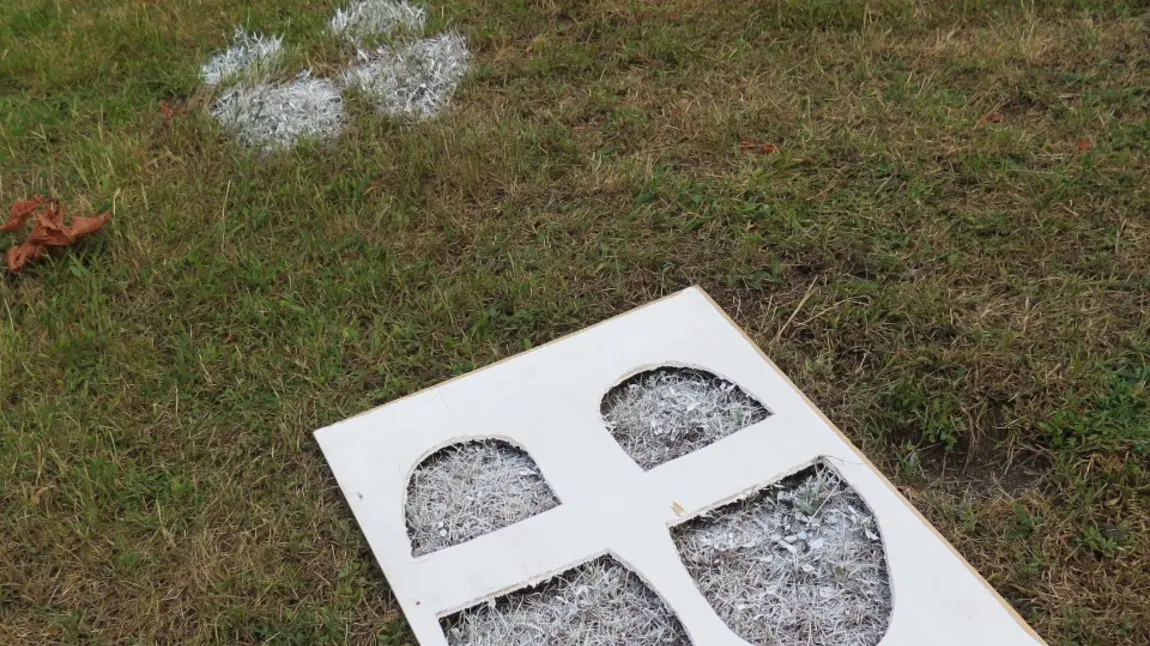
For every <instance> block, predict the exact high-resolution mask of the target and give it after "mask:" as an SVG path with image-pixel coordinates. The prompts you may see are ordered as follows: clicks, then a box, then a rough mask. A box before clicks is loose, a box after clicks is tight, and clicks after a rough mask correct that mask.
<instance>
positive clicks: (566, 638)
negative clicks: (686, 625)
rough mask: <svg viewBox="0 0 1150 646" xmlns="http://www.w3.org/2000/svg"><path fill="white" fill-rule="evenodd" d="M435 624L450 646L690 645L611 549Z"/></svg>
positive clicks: (663, 606)
mask: <svg viewBox="0 0 1150 646" xmlns="http://www.w3.org/2000/svg"><path fill="white" fill-rule="evenodd" d="M440 625H441V627H442V628H443V632H444V634H445V635H446V636H447V643H448V644H449V646H536V645H538V644H547V646H620V645H622V644H626V645H627V646H691V641H690V639H689V638H688V637H687V632H686V631H685V630H684V629H683V625H682V624H681V623H680V622H679V619H678V618H677V617H676V616H675V614H674V613H673V612H672V611H671V609H670V608H669V607H667V604H666V603H665V602H664V601H663V600H662V599H661V598H660V597H659V595H657V594H655V592H653V591H652V590H651V589H650V588H649V587H648V586H647V584H645V583H644V582H643V580H642V579H641V578H639V576H638V575H637V574H635V573H634V572H632V571H631V570H630V569H628V568H627V567H626V566H624V565H623V564H621V563H620V562H619V561H618V560H616V559H615V558H614V557H612V556H610V555H607V556H601V557H599V558H597V559H595V560H592V561H588V562H587V563H584V564H582V565H579V566H576V567H574V568H571V569H570V570H567V571H565V572H563V573H562V574H559V575H557V576H554V577H552V578H551V579H548V580H547V581H544V582H543V583H540V584H539V585H537V586H534V587H531V588H525V589H522V590H517V591H515V592H511V593H508V594H506V595H503V596H501V597H498V598H496V599H493V600H491V601H489V602H486V603H481V604H478V605H475V606H472V607H470V608H467V609H466V610H462V611H460V612H457V613H455V614H453V615H451V616H449V617H445V618H443V619H441V620H440Z"/></svg>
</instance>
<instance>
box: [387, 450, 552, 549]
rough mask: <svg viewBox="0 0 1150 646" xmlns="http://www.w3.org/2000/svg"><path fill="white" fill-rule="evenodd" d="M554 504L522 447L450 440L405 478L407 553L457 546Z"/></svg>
mask: <svg viewBox="0 0 1150 646" xmlns="http://www.w3.org/2000/svg"><path fill="white" fill-rule="evenodd" d="M558 504H559V500H558V499H557V498H556V497H555V494H554V492H552V491H551V487H550V486H549V485H548V484H547V482H546V481H545V480H544V479H543V474H542V473H541V472H540V471H539V467H538V465H536V464H535V461H534V460H532V459H531V456H529V455H527V453H526V452H524V451H523V450H521V449H519V448H516V447H515V446H512V445H511V444H509V443H507V442H503V441H500V440H483V441H472V442H464V443H461V444H453V445H451V446H449V447H447V448H444V449H441V450H439V451H437V452H435V453H433V454H432V455H431V456H430V457H428V458H427V459H426V460H424V461H423V462H422V463H421V464H420V465H419V466H418V467H416V469H415V472H414V473H413V474H412V476H411V482H410V483H408V487H407V503H406V509H405V513H406V515H407V530H408V534H409V535H410V537H411V553H412V554H413V555H414V556H421V555H423V554H429V553H431V552H434V551H436V550H440V549H443V548H445V547H450V546H452V545H458V544H460V543H464V542H467V541H469V540H471V539H473V538H477V537H479V536H483V535H484V534H490V533H491V532H493V531H495V530H497V529H501V528H503V527H507V526H508V525H513V524H515V523H517V522H519V521H521V520H525V519H527V518H530V517H532V516H535V515H536V514H541V513H543V512H545V511H547V510H548V509H551V508H553V507H555V506H557V505H558Z"/></svg>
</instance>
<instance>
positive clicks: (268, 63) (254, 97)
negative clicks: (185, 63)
mask: <svg viewBox="0 0 1150 646" xmlns="http://www.w3.org/2000/svg"><path fill="white" fill-rule="evenodd" d="M425 22H426V12H425V10H424V9H423V7H420V6H416V5H412V4H408V3H407V2H402V1H396V0H358V1H357V2H353V3H352V4H350V5H349V6H348V7H347V8H346V9H339V10H337V11H336V13H335V15H334V16H333V17H332V19H331V21H330V23H329V25H330V28H331V30H332V32H333V33H335V34H337V35H339V36H341V37H343V38H344V39H345V40H346V41H347V42H348V43H350V44H351V45H352V46H354V47H355V64H354V65H351V66H349V67H348V68H347V69H345V70H343V72H342V73H341V74H340V75H338V76H337V77H336V78H334V79H326V78H322V77H319V78H317V77H313V76H312V74H311V70H303V71H301V72H300V73H299V74H298V75H297V77H296V79H295V80H294V81H292V82H290V83H272V82H271V81H270V80H269V79H270V77H271V74H272V71H273V70H274V69H275V67H276V65H277V64H278V63H279V60H280V58H281V56H282V50H283V37H282V36H264V35H262V34H258V33H248V32H246V31H244V30H243V29H237V30H236V35H235V39H234V41H233V43H232V45H231V47H229V48H228V49H226V50H224V51H222V52H217V53H216V54H214V55H213V56H212V57H211V58H210V59H209V60H208V61H207V62H206V63H204V65H203V66H202V67H201V68H200V78H201V80H202V81H203V83H204V85H205V86H207V87H211V88H218V87H220V86H225V85H227V87H226V89H224V90H223V92H222V94H221V95H220V98H219V99H218V100H217V101H216V102H215V104H214V105H213V106H212V108H211V114H212V116H213V117H215V118H216V120H217V121H219V122H220V124H221V125H223V127H224V129H225V130H227V131H228V132H230V133H232V134H233V135H234V136H235V137H236V138H237V139H238V140H239V141H240V142H242V143H243V144H244V145H247V146H250V147H252V148H259V149H262V150H264V151H268V152H270V151H274V150H281V149H285V148H290V147H292V146H294V145H296V144H297V143H298V142H299V141H301V140H302V139H313V140H330V139H335V138H336V137H338V136H339V134H340V132H342V131H343V128H344V126H346V125H347V112H346V108H345V105H344V99H343V91H345V90H347V89H349V88H352V89H355V90H357V91H359V92H361V93H363V95H364V96H366V97H368V98H369V99H371V100H372V101H373V102H374V103H375V105H376V107H377V109H378V111H379V112H380V114H384V115H389V116H395V117H405V118H412V119H427V118H431V117H434V116H435V115H436V114H438V112H439V111H440V110H441V109H443V108H444V107H445V106H447V104H448V103H449V102H450V100H451V96H452V94H454V92H455V88H456V87H457V86H458V85H459V82H460V81H461V80H462V79H463V75H464V74H465V73H466V71H467V67H468V62H469V60H470V57H471V55H470V52H469V51H468V49H467V41H466V39H464V38H463V36H461V35H459V34H457V33H455V32H446V33H442V34H439V35H436V36H432V37H430V38H419V39H416V40H413V41H409V42H405V43H403V44H400V45H396V46H393V47H386V46H381V47H377V48H375V49H368V48H367V47H366V43H367V42H368V41H369V40H370V39H372V38H375V37H379V36H385V35H388V34H394V33H411V34H418V33H419V32H420V31H422V29H423V27H424V24H425Z"/></svg>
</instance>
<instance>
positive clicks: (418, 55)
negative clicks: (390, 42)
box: [343, 32, 471, 119]
mask: <svg viewBox="0 0 1150 646" xmlns="http://www.w3.org/2000/svg"><path fill="white" fill-rule="evenodd" d="M357 57H358V58H359V60H360V64H359V65H356V66H355V67H352V68H350V69H348V70H347V71H345V72H344V75H343V83H344V85H345V86H347V87H352V88H356V89H358V90H359V91H361V92H363V93H364V95H366V96H367V97H369V98H370V99H371V100H373V101H374V102H375V104H376V106H377V107H378V108H379V111H380V112H381V113H383V114H387V115H392V116H402V117H411V118H416V119H425V118H429V117H433V116H435V115H436V113H438V112H439V110H440V109H442V108H443V107H444V106H446V105H447V104H448V103H449V102H450V100H451V96H452V94H453V93H454V92H455V88H456V86H458V85H459V81H460V80H461V79H462V78H463V75H464V73H465V72H466V71H467V67H468V63H469V60H470V58H471V54H470V52H469V51H468V49H467V40H466V39H464V38H463V36H461V35H459V34H457V33H455V32H447V33H443V34H439V35H438V36H433V37H431V38H423V39H420V40H417V41H415V42H412V43H409V44H406V45H402V46H398V47H380V48H379V49H377V50H375V51H365V50H360V51H359V52H358V53H357Z"/></svg>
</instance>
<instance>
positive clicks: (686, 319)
mask: <svg viewBox="0 0 1150 646" xmlns="http://www.w3.org/2000/svg"><path fill="white" fill-rule="evenodd" d="M661 366H683V367H692V368H698V369H701V370H706V371H708V372H711V373H714V374H715V375H718V376H719V377H722V378H724V379H726V380H728V381H731V382H733V383H735V384H737V385H738V386H739V387H741V388H742V389H743V390H744V391H746V392H747V393H749V394H751V395H752V396H754V397H755V398H756V399H758V400H759V401H760V402H762V403H763V405H765V406H766V407H767V409H768V410H769V411H770V412H771V415H770V416H768V417H767V418H766V419H765V420H763V421H761V422H758V423H756V424H753V425H751V426H748V427H746V428H744V429H742V430H740V431H738V432H736V433H734V434H733V435H730V436H728V437H725V438H723V439H720V440H718V441H717V442H715V443H713V444H711V445H710V446H707V447H705V448H703V449H700V450H698V451H695V452H694V453H691V454H688V455H686V456H683V457H681V458H679V459H676V460H673V461H670V462H667V463H665V464H662V465H660V466H657V467H655V468H653V469H651V470H649V471H644V470H643V469H642V468H640V467H639V466H638V465H637V464H635V462H633V461H632V460H631V458H630V457H629V456H628V455H627V454H626V453H625V452H624V451H623V449H622V448H620V447H619V445H618V444H617V443H616V442H615V439H614V438H613V437H612V436H611V434H610V433H609V432H608V431H607V429H606V428H605V426H604V423H603V420H602V418H601V415H600V404H601V402H602V400H603V396H604V395H605V394H606V393H607V392H608V390H610V389H611V388H612V387H613V386H615V385H616V384H618V383H620V382H621V381H623V380H624V379H626V378H628V377H630V376H632V375H635V374H637V373H639V372H642V371H645V370H650V369H653V368H658V367H661ZM316 437H317V439H318V441H319V444H320V446H321V448H322V450H323V453H324V456H325V457H326V458H327V460H328V462H329V464H330V465H331V468H332V471H333V472H334V473H335V477H336V480H337V481H338V482H339V486H340V488H341V490H342V491H343V494H344V496H345V497H346V498H347V500H348V503H349V505H350V506H351V509H352V511H353V513H354V514H355V517H356V520H357V521H358V522H359V525H360V527H361V528H362V530H363V532H364V534H365V536H366V537H367V540H368V543H369V544H370V546H371V549H372V552H373V553H374V554H375V557H376V559H377V560H378V561H379V564H380V566H381V567H382V569H383V571H384V574H385V575H386V576H387V580H388V583H389V585H390V587H391V590H392V591H393V593H394V594H395V596H396V598H397V599H398V600H399V603H400V605H401V607H402V608H403V612H404V614H405V615H406V617H407V621H408V623H409V624H410V626H411V628H412V629H413V630H414V632H415V636H416V638H417V639H418V640H419V642H420V644H422V646H445V645H446V644H447V641H446V638H445V636H444V634H443V631H442V629H441V628H440V624H439V620H440V618H442V617H446V616H448V615H451V614H453V613H455V612H457V611H459V610H462V609H464V608H468V607H470V606H473V605H475V604H477V603H480V602H483V601H486V600H488V599H491V598H493V597H496V596H499V595H502V594H505V593H508V592H511V591H514V590H516V589H519V588H522V587H525V586H527V585H531V584H535V583H538V582H540V581H542V580H545V579H547V578H549V577H551V576H553V575H555V574H558V573H561V572H563V571H565V570H567V569H570V568H571V567H573V566H576V565H579V564H581V563H584V562H586V561H589V560H591V559H592V558H594V557H596V556H600V555H602V554H606V553H609V554H611V555H612V556H614V557H615V558H616V559H617V560H619V561H620V562H621V563H623V564H624V565H626V566H627V567H629V568H630V569H631V570H632V571H634V572H635V573H636V574H638V575H639V576H640V577H641V578H642V579H643V580H644V581H645V582H646V583H647V584H648V586H650V587H651V589H653V590H654V591H655V592H656V593H657V594H658V595H659V596H660V597H662V599H663V600H664V601H665V602H666V603H667V604H668V605H669V606H670V608H671V610H672V611H673V612H674V613H675V615H676V616H677V617H678V619H679V621H680V622H681V623H682V624H683V626H684V628H685V629H686V631H687V633H688V635H689V636H690V638H691V641H692V642H693V643H694V644H696V645H700V646H701V645H708V646H710V645H716V646H736V645H739V646H745V645H746V644H747V642H745V641H743V640H742V639H740V638H739V637H737V636H736V635H735V634H734V633H732V632H731V631H730V630H729V629H728V628H727V626H726V625H725V624H724V623H723V621H722V620H721V619H720V618H719V617H718V616H717V615H716V614H715V612H714V611H713V610H712V609H711V606H710V605H709V604H708V603H707V601H706V599H704V597H703V596H702V594H701V593H700V592H699V591H698V589H697V587H696V586H695V583H694V580H693V579H692V578H691V577H690V575H689V574H688V573H687V571H686V569H685V568H684V567H683V565H682V563H681V562H680V560H679V556H678V553H677V551H676V548H675V545H674V543H673V542H672V540H671V538H670V532H669V528H670V527H672V526H674V525H676V524H678V523H680V522H683V521H685V520H687V519H689V518H692V517H695V516H697V515H699V514H700V513H703V512H705V511H708V510H710V509H713V508H715V507H717V506H720V505H722V504H724V503H727V502H730V501H732V500H736V499H739V498H741V497H745V496H746V495H748V494H750V493H752V492H754V491H756V490H759V489H761V488H762V487H764V486H765V485H767V484H769V483H772V482H775V481H777V480H780V479H782V478H784V477H786V476H787V475H790V474H793V473H795V472H797V471H799V470H801V469H803V468H805V467H807V466H809V465H811V464H812V463H814V462H816V461H819V460H822V461H823V463H825V464H827V465H829V466H830V467H831V468H832V469H833V470H834V471H835V472H836V473H837V474H838V475H839V476H840V477H841V478H842V479H843V480H844V481H845V482H846V483H847V484H849V485H850V486H851V487H852V488H853V489H854V490H855V491H856V492H857V493H858V495H859V496H860V497H861V498H862V499H863V500H864V501H866V503H867V504H868V505H869V507H870V509H871V511H872V512H873V514H874V516H875V519H876V521H877V523H878V526H879V529H880V530H881V536H882V541H883V545H884V547H885V551H886V559H887V566H888V573H889V577H890V585H891V593H892V604H893V610H892V614H891V618H890V625H889V629H888V630H887V633H886V636H885V637H884V638H883V640H882V641H881V642H880V643H881V645H882V646H922V645H924V644H934V645H939V646H968V645H970V644H979V645H980V646H1034V645H1038V644H1044V642H1043V641H1042V640H1041V638H1039V637H1038V636H1037V635H1036V634H1035V633H1034V632H1033V630H1031V629H1030V627H1029V626H1027V625H1026V624H1025V623H1024V622H1023V621H1022V620H1021V618H1019V617H1018V615H1017V614H1016V613H1015V612H1014V611H1013V610H1012V609H1011V608H1010V606H1008V605H1007V604H1006V603H1005V602H1004V601H1003V600H1002V599H1001V597H999V596H998V595H997V593H995V592H994V590H993V589H992V588H991V587H990V586H989V585H988V584H987V583H986V582H985V581H984V580H983V579H982V578H981V577H980V576H979V575H978V574H977V573H976V572H975V571H974V570H973V569H972V568H971V567H970V566H969V565H968V564H967V563H966V562H965V561H964V560H963V559H962V557H961V556H959V555H958V553H957V552H956V551H955V550H954V549H953V548H952V547H951V546H950V545H949V544H948V543H947V542H946V541H945V540H944V539H943V538H942V537H941V536H940V535H939V534H938V533H937V532H936V531H935V530H934V529H933V528H932V527H931V526H930V525H929V524H928V523H927V522H926V521H925V520H924V519H923V518H922V516H921V515H919V514H918V512H917V511H915V510H914V508H913V507H911V505H910V504H909V503H908V502H906V501H905V500H904V499H903V498H902V497H901V496H900V495H899V494H898V493H897V491H896V490H895V489H894V487H893V486H892V485H891V484H890V483H889V482H888V481H887V480H886V479H885V478H884V477H883V476H882V475H881V474H880V473H879V472H878V471H877V470H876V469H875V467H874V465H872V464H871V463H870V462H869V461H868V460H867V459H866V458H865V457H863V456H862V454H861V453H860V452H859V451H858V450H856V449H855V448H854V447H853V446H852V445H851V444H850V443H849V442H848V441H847V440H846V438H845V437H844V436H843V435H842V434H841V433H840V432H839V431H838V429H836V428H835V427H834V426H833V425H832V424H831V423H830V422H829V421H828V420H827V419H826V417H825V416H823V415H822V413H821V412H820V411H819V410H818V409H816V408H815V407H814V405H812V404H811V403H810V402H809V401H808V400H807V399H806V397H804V396H803V394H802V393H800V392H799V391H798V389H796V388H795V386H794V385H793V384H792V383H791V382H790V380H788V379H787V378H786V376H784V375H783V374H782V373H781V372H780V371H779V369H778V368H777V367H775V365H774V364H772V363H771V362H770V360H768V359H767V358H766V356H765V355H763V354H762V352H761V351H759V349H758V348H757V347H756V346H755V345H754V344H753V343H752V342H751V341H750V340H749V339H748V338H747V337H746V336H745V335H744V334H743V333H742V331H741V330H739V329H738V327H736V326H735V325H734V323H733V322H732V321H731V320H730V319H729V318H727V316H726V315H725V314H724V313H723V312H722V311H721V310H720V309H719V308H718V307H717V306H716V305H715V304H714V302H713V301H711V299H710V297H708V296H707V295H706V294H705V293H704V292H703V291H702V290H699V289H697V288H692V289H688V290H685V291H683V292H679V293H677V294H674V295H672V296H669V297H667V298H664V299H662V300H660V301H657V302H655V303H651V304H649V305H646V306H644V307H640V308H639V309H636V310H633V311H631V312H629V313H627V314H624V315H622V316H619V317H616V318H613V319H610V320H608V321H605V322H603V323H600V324H598V325H595V326H592V327H590V328H587V329H585V330H582V331H580V332H578V333H575V334H573V335H571V336H569V337H566V338H563V339H560V340H558V341H555V342H552V343H550V344H547V345H544V346H542V347H539V348H536V349H534V350H531V351H529V352H526V353H524V354H521V355H518V356H516V357H513V358H511V359H508V360H506V361H503V362H500V363H497V364H495V365H492V366H489V367H487V368H484V369H482V370H479V371H476V372H474V373H471V374H468V375H465V376H463V377H460V378H457V379H454V380H451V381H448V382H445V383H443V384H440V385H438V386H435V387H432V388H429V389H427V390H424V391H421V392H419V393H416V394H414V395H411V396H409V397H406V398H403V399H400V400H398V401H395V402H392V403H389V404H387V405H384V406H382V407H380V408H377V409H374V410H372V411H369V412H367V413H364V414H361V415H359V416H356V417H353V418H350V419H348V420H345V421H343V422H340V423H337V424H335V425H332V426H329V427H327V428H324V429H321V430H319V431H317V432H316ZM492 438H495V439H503V440H507V441H509V442H511V443H513V444H515V445H518V446H519V447H521V448H523V449H524V450H525V451H526V452H527V453H528V454H530V456H531V457H532V458H533V459H534V460H535V461H536V463H537V464H538V466H539V469H540V470H541V472H542V474H543V476H544V478H545V479H546V480H547V482H548V484H549V485H550V486H551V488H552V489H553V490H554V492H555V494H556V495H557V496H558V498H559V500H560V502H561V504H560V505H559V506H558V507H556V508H554V509H551V510H550V511H547V512H544V513H542V514H540V515H537V516H534V517H532V518H529V519H527V520H524V521H521V522H519V523H516V524H514V525H511V526H509V527H505V528H503V529H500V530H497V531H495V532H492V533H490V534H487V535H485V536H481V537H479V538H476V539H473V540H471V541H469V542H466V543H463V544H460V545H455V546H452V547H448V548H445V549H442V550H439V551H436V552H433V553H431V554H427V555H424V556H420V557H412V550H411V543H410V540H409V538H408V534H407V526H406V521H405V516H404V502H405V496H406V490H407V486H408V480H409V478H410V476H411V474H412V472H413V471H414V470H415V468H416V467H417V466H418V465H419V463H420V462H422V461H423V459H424V458H426V457H428V456H429V455H430V454H432V453H434V452H435V451H436V450H438V449H440V448H443V447H445V446H449V445H451V444H454V443H456V442H460V441H467V440H476V439H492Z"/></svg>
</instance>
